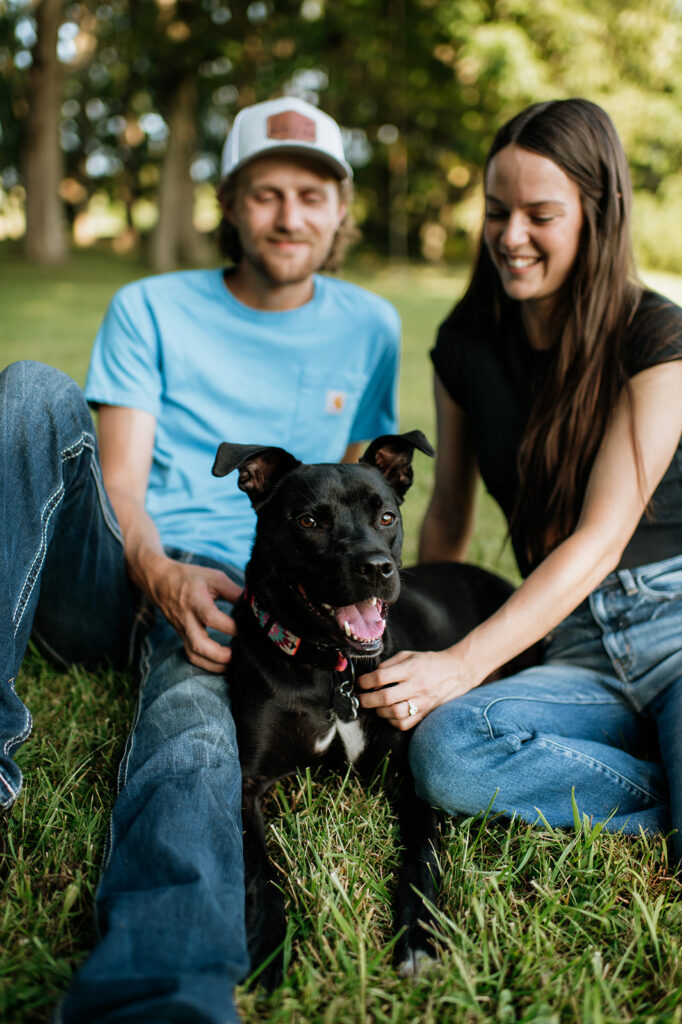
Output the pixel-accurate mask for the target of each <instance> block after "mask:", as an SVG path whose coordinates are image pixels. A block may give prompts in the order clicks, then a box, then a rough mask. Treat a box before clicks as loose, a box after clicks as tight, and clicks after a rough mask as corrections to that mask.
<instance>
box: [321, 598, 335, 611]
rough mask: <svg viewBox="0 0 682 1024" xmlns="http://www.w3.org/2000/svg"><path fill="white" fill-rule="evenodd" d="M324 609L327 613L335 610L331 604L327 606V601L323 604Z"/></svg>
mask: <svg viewBox="0 0 682 1024" xmlns="http://www.w3.org/2000/svg"><path fill="white" fill-rule="evenodd" d="M322 607H323V608H324V610H325V611H326V612H330V611H332V610H333V609H332V606H331V605H330V604H327V603H326V602H325V601H323V602H322Z"/></svg>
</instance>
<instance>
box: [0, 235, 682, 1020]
mask: <svg viewBox="0 0 682 1024" xmlns="http://www.w3.org/2000/svg"><path fill="white" fill-rule="evenodd" d="M142 273H144V268H143V267H142V266H141V265H138V264H134V263H132V262H130V261H129V260H125V261H124V260H117V259H113V258H111V257H110V256H108V255H106V254H104V253H99V252H94V253H81V254H78V255H77V256H76V257H75V258H74V260H73V262H72V263H71V264H70V265H69V266H68V267H67V268H65V269H63V270H59V271H57V270H46V269H36V268H28V267H27V266H26V265H25V264H23V263H22V262H21V261H20V260H17V259H15V258H13V253H12V251H11V249H8V248H4V249H3V248H1V247H0V309H2V321H1V323H0V366H2V365H4V364H5V363H7V362H10V361H11V360H13V359H16V358H35V359H42V360H44V361H46V362H50V363H53V364H54V365H57V366H59V367H61V368H62V369H64V370H66V371H67V372H69V373H71V374H72V375H73V376H74V377H75V378H76V379H77V380H78V381H80V382H82V381H83V380H84V376H85V371H86V368H87V359H88V352H89V349H90V346H91V343H92V338H93V336H94V332H95V330H96V328H97V324H98V322H99V320H100V318H101V315H102V313H103V311H104V309H105V307H106V304H107V302H108V300H109V298H110V297H111V295H112V294H113V292H114V291H115V289H116V288H117V287H118V286H119V285H121V284H123V283H124V282H125V281H128V280H130V279H131V278H132V277H134V276H139V275H140V274H142ZM349 276H350V277H352V278H353V279H355V280H358V281H360V282H362V283H365V284H366V285H367V286H368V287H370V288H372V289H374V290H375V291H377V292H379V293H381V294H384V295H386V296H387V297H388V298H390V299H391V300H392V301H394V302H395V303H396V305H397V306H398V308H399V310H400V312H401V314H402V317H403V324H404V333H405V352H404V360H403V378H402V389H401V409H402V427H403V429H411V428H413V427H420V428H421V429H423V430H424V431H425V432H426V433H427V434H428V435H429V436H430V437H431V438H433V434H434V432H433V413H432V408H431V398H430V390H431V384H430V372H429V366H428V357H427V352H428V349H429V347H430V345H431V343H432V341H433V337H434V333H435V329H436V327H437V324H438V323H439V321H440V320H441V319H442V317H443V315H444V314H445V313H446V312H447V310H448V309H449V308H450V306H451V304H452V302H453V301H454V299H455V297H456V296H457V294H458V293H459V292H460V291H461V288H462V287H463V284H464V271H462V270H461V269H454V270H452V271H449V270H439V271H426V270H422V269H419V270H417V269H405V268H398V269H393V270H384V271H383V272H381V273H378V272H376V271H371V272H369V271H363V270H362V269H361V268H360V267H359V266H356V267H355V268H354V269H353V271H352V272H351V273H350V274H349ZM652 283H654V284H655V286H656V287H658V288H659V289H660V290H662V291H665V292H667V293H668V294H670V295H671V297H673V298H677V299H678V301H682V282H680V280H679V279H675V278H672V277H667V278H661V277H659V278H656V279H654V280H653V281H652ZM415 471H416V482H415V486H414V488H413V491H412V492H411V493H410V495H409V496H408V498H407V501H406V504H405V519H406V529H407V545H406V550H407V559H408V560H409V559H411V558H414V555H415V551H416V532H417V528H418V524H419V521H420V518H421V515H422V513H423V509H424V505H425V502H426V500H427V495H428V491H429V486H430V480H431V473H432V465H431V464H430V462H429V460H427V459H425V458H424V457H422V456H417V459H416V460H415ZM472 560H474V561H477V562H479V563H480V564H483V565H487V566H488V567H492V568H496V569H497V570H498V571H501V572H503V573H505V574H506V575H508V576H510V577H512V578H514V575H515V570H514V566H513V562H512V559H511V557H510V554H509V550H508V547H507V546H505V545H504V528H503V526H502V521H501V517H500V516H499V513H498V512H497V510H496V508H495V507H494V506H493V505H492V503H491V502H490V500H489V499H488V498H487V496H486V495H485V494H481V497H480V502H479V527H478V530H477V534H476V538H475V541H474V546H473V549H472ZM17 690H18V692H19V693H20V695H21V696H22V698H23V699H24V700H25V702H26V703H27V704H28V706H29V707H30V708H31V710H32V712H33V715H34V728H33V733H32V737H31V739H30V740H29V741H28V742H27V743H26V744H25V745H24V746H23V747H22V748H21V751H20V752H19V755H18V761H19V762H20V764H21V767H22V769H23V771H24V773H25V786H24V790H23V792H22V796H21V797H20V799H19V801H18V802H17V804H16V805H15V807H14V809H13V812H12V814H11V816H10V817H9V819H7V820H4V821H3V820H2V819H0V828H1V829H2V833H1V834H0V885H1V886H2V899H1V900H0V1020H1V1021H3V1022H6V1024H34V1022H38V1021H41V1022H42V1021H44V1020H45V1019H46V1017H47V1014H48V1012H49V1009H50V1007H51V1006H52V1005H53V1003H54V1001H55V999H56V998H57V997H58V995H59V993H60V992H62V991H63V990H64V988H65V987H66V985H67V983H68V979H69V977H70V975H71V973H72V971H73V970H74V968H75V967H76V966H77V964H78V963H79V962H80V961H81V960H82V958H83V957H84V956H85V954H86V953H87V951H88V949H89V948H90V947H91V945H92V942H93V925H92V917H91V906H92V899H93V891H94V887H95V885H96V881H97V875H98V865H99V860H100V856H101V851H102V845H103V840H104V835H105V830H106V821H107V817H108V813H109V810H110V807H111V803H112V799H113V787H114V776H115V771H116V764H117V759H118V757H119V755H120V753H121V749H122V745H123V742H124V739H125V735H126V731H127V727H128V724H129V722H130V719H131V716H132V711H133V705H134V699H135V698H134V688H133V686H132V684H131V681H130V680H129V678H128V677H127V676H126V675H120V674H115V673H113V672H106V671H103V672H101V673H98V674H94V675H93V674H87V673H85V672H83V671H82V670H81V669H79V668H76V667H74V668H72V669H71V670H70V671H69V672H67V673H59V672H56V671H55V670H54V669H53V668H51V667H50V666H49V665H48V664H46V662H44V661H43V660H42V659H41V658H40V657H39V656H38V655H37V654H36V653H35V652H29V654H28V656H27V658H26V660H25V662H24V667H23V669H22V673H21V675H20V677H19V680H18V682H17ZM272 803H273V808H272V809H273V813H272V815H271V816H270V818H269V822H270V826H269V839H270V842H271V844H272V848H273V852H274V854H275V857H276V859H277V862H278V864H279V866H280V868H281V872H282V884H283V886H284V888H285V891H286V893H287V897H288V898H289V900H290V953H291V960H290V965H289V969H288V972H287V975H286V979H285V982H284V984H283V986H282V988H281V989H280V990H279V991H278V992H277V993H275V995H274V996H272V997H271V998H269V999H268V998H266V997H264V996H263V995H262V994H261V993H259V992H250V993H246V992H240V993H239V995H238V1002H239V1006H240V1008H241V1011H242V1014H243V1018H244V1020H245V1021H248V1022H256V1021H263V1022H265V1021H268V1022H273V1024H274V1022H278V1024H284V1022H287V1024H288V1022H294V1024H344V1022H348V1024H351V1022H358V1024H365V1022H366V1024H370V1022H372V1024H384V1022H386V1024H388V1022H391V1024H403V1022H405V1024H407V1022H424V1024H432V1022H433V1024H436V1022H438V1024H440V1022H453V1024H455V1022H462V1024H464V1022H466V1024H470V1022H472V1024H473V1022H479V1021H480V1022H488V1021H490V1022H492V1021H495V1022H500V1024H512V1022H517V1021H518V1022H526V1021H528V1022H530V1021H535V1022H538V1024H540V1022H542V1024H560V1022H562V1024H563V1022H573V1021H580V1022H583V1024H593V1022H594V1024H600V1022H604V1024H611V1022H613V1024H615V1022H617V1021H618V1022H620V1021H632V1022H641V1024H644V1022H647V1024H654V1022H656V1024H658V1022H661V1024H663V1022H671V1024H673V1022H679V1024H682V1006H678V1004H682V964H681V947H682V939H681V936H682V901H680V898H679V897H680V884H679V883H678V882H677V881H676V880H675V879H674V878H673V877H672V874H671V871H670V870H669V865H668V861H667V854H666V847H665V843H664V841H663V840H662V839H660V838H659V839H647V838H641V839H626V838H623V837H620V836H613V835H606V834H603V833H602V832H601V831H600V828H599V827H598V826H591V825H590V824H589V823H588V822H587V821H585V820H583V819H581V817H580V810H579V808H576V830H575V831H574V832H571V833H566V832H558V831H556V830H553V829H551V828H549V827H547V826H546V825H545V824H544V823H543V822H542V821H541V820H539V821H538V823H537V825H536V826H534V827H530V826H527V825H523V824H519V823H513V824H512V825H511V826H510V827H504V826H503V825H502V824H500V823H497V822H494V821H486V822H481V821H467V822H458V823H452V822H449V823H448V824H447V826H446V828H445V841H444V846H443V853H442V867H443V875H444V882H443V887H442V892H441V895H440V898H439V902H438V907H439V941H440V943H441V947H442V959H441V962H440V963H439V964H438V965H437V966H435V967H434V968H433V969H432V970H431V971H430V972H429V973H428V975H426V976H425V977H423V978H422V979H420V980H419V981H418V982H417V983H416V984H415V983H411V982H407V981H403V980H401V979H399V978H398V977H397V976H396V975H395V972H394V970H393V969H392V967H391V963H390V950H389V948H388V946H387V944H388V943H389V940H390V935H391V931H390V913H389V898H390V884H391V874H392V870H393V868H394V866H395V863H396V858H397V856H398V854H397V850H396V846H395V838H394V822H393V820H392V818H391V815H390V813H389V811H388V809H387V807H386V804H385V802H384V800H383V798H382V795H381V792H380V791H379V789H374V790H372V791H371V792H369V793H366V792H362V791H361V790H360V788H359V786H358V785H357V783H356V782H355V780H354V779H353V778H352V776H350V777H347V778H345V779H339V780H338V781H335V782H330V783H325V784H322V783H317V782H315V781H314V780H311V779H310V778H309V777H304V778H300V779H298V780H293V781H292V782H291V783H290V784H287V785H285V786H281V787H279V788H278V789H277V791H276V793H275V795H274V798H273V802H272Z"/></svg>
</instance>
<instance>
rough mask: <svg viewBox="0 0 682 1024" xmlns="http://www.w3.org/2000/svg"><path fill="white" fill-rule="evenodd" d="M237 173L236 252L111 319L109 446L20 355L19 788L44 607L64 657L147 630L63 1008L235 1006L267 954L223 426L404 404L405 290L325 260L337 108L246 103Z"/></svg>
mask: <svg viewBox="0 0 682 1024" xmlns="http://www.w3.org/2000/svg"><path fill="white" fill-rule="evenodd" d="M222 171H223V179H224V180H223V182H222V184H221V188H220V197H221V204H222V208H223V217H224V223H223V230H222V232H221V234H222V237H223V238H224V239H226V240H227V241H228V243H229V245H230V247H231V251H232V253H233V255H236V256H237V258H238V262H237V264H236V266H235V267H234V268H231V269H227V270H224V271H223V270H209V271H187V272H181V273H176V274H167V275H160V276H158V277H154V278H148V279H146V280H142V281H138V282H135V283H133V284H131V285H128V286H126V287H125V288H123V289H122V290H121V291H120V292H119V293H118V294H117V295H116V296H115V297H114V299H113V301H112V303H111V306H110V308H109V310H108V312H107V315H106V317H105V320H104V322H103V324H102V327H101V329H100V331H99V333H98V336H97V339H96V342H95V349H94V352H93V357H92V362H91V366H90V372H89V375H88V380H87V384H86V397H87V399H88V400H89V401H90V403H91V404H93V405H95V406H96V407H97V408H98V410H99V444H100V458H99V460H98V458H97V449H96V443H95V440H94V437H93V432H92V425H91V421H90V418H89V414H88V410H87V406H86V405H85V402H84V401H83V398H82V396H81V394H80V392H79V391H78V389H77V388H76V386H75V385H74V384H73V382H71V381H69V380H68V378H65V377H64V376H63V375H61V374H58V373H57V371H54V370H51V369H50V368H48V367H43V366H41V365H40V364H21V363H20V364H15V365H14V366H13V367H9V368H8V370H7V371H5V372H4V373H3V374H2V375H1V381H0V388H1V393H0V408H2V409H3V413H4V416H3V420H4V423H3V426H4V438H3V442H2V443H3V446H4V450H3V451H2V452H0V457H1V458H2V460H3V468H4V469H6V471H7V472H6V474H5V480H4V482H3V484H2V485H0V486H3V487H5V488H6V494H5V495H0V500H2V499H4V498H7V500H6V501H5V507H9V504H10V501H9V497H8V496H9V495H11V505H12V507H13V508H14V509H15V510H16V520H15V521H16V522H17V523H18V524H19V530H18V531H16V532H17V533H18V540H17V539H16V538H13V539H12V542H11V544H10V543H8V548H7V551H6V552H5V553H4V557H5V558H6V565H5V566H3V567H2V568H3V570H4V575H3V578H4V579H8V580H9V581H10V591H11V607H10V609H9V610H10V613H11V617H12V629H11V631H9V634H8V637H7V639H6V641H2V647H1V648H0V654H1V657H2V668H3V675H2V677H1V679H0V685H1V686H2V690H1V691H0V803H2V805H3V806H6V807H7V806H10V805H11V803H12V802H13V800H14V799H15V798H16V795H17V793H18V790H19V786H20V784H21V777H20V773H19V771H18V769H17V767H16V765H15V764H14V762H13V761H12V760H11V757H10V755H11V753H12V751H13V750H14V749H15V747H16V746H18V744H19V743H20V742H22V740H23V739H25V738H26V736H27V735H28V732H29V731H30V717H29V715H28V712H27V710H26V709H25V708H24V706H23V704H21V701H20V700H19V698H18V697H17V696H16V694H15V692H14V678H15V676H16V673H17V671H18V668H19V665H20V662H21V658H22V656H23V653H24V650H25V646H26V643H27V641H28V637H29V635H30V633H31V629H33V635H34V637H35V638H36V639H37V640H38V642H41V643H42V644H43V645H44V646H45V648H46V649H47V650H48V651H50V652H52V653H53V654H56V655H58V656H60V657H61V658H62V659H64V660H66V661H71V660H80V661H84V662H86V663H96V662H97V661H98V660H102V658H103V657H109V658H114V659H116V660H117V661H119V662H120V661H122V660H123V658H124V655H125V654H126V653H127V651H128V649H129V648H130V647H132V646H135V647H136V648H137V649H139V651H140V656H139V671H140V680H141V690H140V701H139V707H138V713H137V717H136V721H135V724H134V728H133V731H132V733H131V736H130V738H129V740H128V744H127V747H126V751H125V754H124V758H123V761H122V764H121V769H120V774H119V784H120V790H119V795H118V799H117V802H116V805H115V808H114V812H113V815H112V821H111V827H110V831H109V836H108V841H107V848H106V854H105V864H104V870H103V875H102V880H101V883H100V887H99V891H98V897H97V910H98V924H99V931H100V936H101V937H100V941H99V944H98V946H97V948H96V949H95V951H94V953H93V954H92V955H91V957H90V958H89V959H88V960H87V961H86V963H85V964H84V966H83V967H82V968H81V970H80V971H79V972H78V973H77V975H76V977H75V979H74V981H73V983H72V986H71V988H70V990H69V992H68V993H67V995H66V996H65V997H64V999H63V1001H62V1004H61V1006H60V1008H59V1009H58V1011H57V1020H59V1021H64V1022H68V1024H76V1022H81V1024H85V1022H87V1024H94V1022H96V1021H106V1022H107V1024H112V1022H115V1021H135V1022H136V1024H144V1022H147V1021H164V1022H167V1021H171V1020H173V1021H182V1024H193V1022H197V1024H198V1022H202V1024H203V1022H215V1024H217V1022H226V1021H231V1020H235V1019H236V1013H235V1009H234V1005H233V1002H232V989H233V987H234V985H235V984H236V983H237V982H238V981H239V980H240V979H241V978H242V977H243V976H244V975H245V973H246V972H247V970H248V956H247V953H246V943H245V935H244V917H243V908H244V892H243V877H242V876H243V868H242V859H241V858H242V851H241V820H240V776H239V765H238V760H237V752H236V743H235V735H234V726H233V722H232V718H231V715H230V711H229V699H228V694H227V689H226V684H225V679H224V676H223V674H222V673H223V671H224V669H225V666H226V665H227V663H228V662H229V658H230V649H229V641H230V637H231V636H232V635H233V634H234V632H235V627H234V623H233V620H232V618H231V617H230V615H229V611H230V607H231V604H230V602H233V601H234V600H235V598H236V597H237V596H238V594H239V592H240V589H241V586H240V583H241V580H242V569H243V567H244V564H245V562H246V560H247V558H248V554H249V548H250V544H251V539H252V534H253V528H254V516H253V513H252V511H251V509H250V506H249V503H248V499H246V496H245V495H243V494H242V493H241V492H240V491H239V490H238V488H237V486H236V480H231V479H229V478H228V479H227V480H219V479H216V478H214V477H212V475H211V465H212V462H213V457H214V454H215V450H216V448H217V445H218V443H219V442H220V441H221V440H224V439H227V440H231V441H240V442H257V443H263V444H274V445H278V446H282V447H285V448H287V449H289V450H290V451H292V452H294V453H295V454H296V455H297V456H298V457H299V458H300V459H302V460H304V461H308V462H319V461H332V460H336V459H339V458H342V457H343V458H346V459H352V458H355V457H357V454H358V453H359V450H360V447H361V444H362V442H364V441H365V440H367V439H369V438H371V437H373V436H375V435H377V434H381V433H386V432H390V431H392V430H393V429H394V428H395V383H396V371H397V359H398V347H399V340H398V339H399V322H398V318H397V314H396V312H395V310H394V309H393V307H391V306H390V305H389V304H388V303H386V302H384V301H383V300H381V299H379V298H377V297H376V296H372V295H370V294H369V293H367V292H365V291H364V290H362V289H360V288H357V287H355V286H353V285H349V284H347V283H344V282H341V281H335V280H332V279H330V278H327V277H323V276H319V275H318V273H317V271H318V270H319V269H321V268H323V267H325V266H326V264H327V260H328V257H330V254H331V255H332V258H335V257H336V256H337V255H338V253H337V252H336V251H335V250H338V247H339V242H340V240H341V242H342V240H343V235H344V232H345V233H347V226H348V220H347V216H348V212H347V207H348V200H349V189H350V186H349V180H350V177H351V170H350V167H349V166H348V164H347V163H346V161H345V159H344V155H343V147H342V141H341V134H340V131H339V128H338V126H337V125H336V123H335V122H334V121H333V120H332V119H331V118H329V117H327V115H325V114H323V113H322V112H321V111H319V110H317V109H316V108H314V107H311V106H310V105H308V104H306V103H303V102H302V101H300V100H296V99H293V98H290V97H289V98H287V97H285V98H283V99H277V100H272V101H269V102H267V103H263V104H257V105H255V106H253V107H249V108H246V109H245V110H243V111H241V112H240V113H239V114H238V115H237V117H236V119H235V123H234V126H233V129H232V132H231V133H230V135H229V137H228V139H227V142H226V145H225V149H224V153H223V164H222ZM235 247H236V249H237V250H238V251H237V252H235V251H234V250H235ZM100 466H101V474H100ZM102 481H103V483H104V487H103V486H102ZM104 488H106V494H105V491H104Z"/></svg>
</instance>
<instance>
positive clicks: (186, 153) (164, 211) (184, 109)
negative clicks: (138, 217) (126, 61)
mask: <svg viewBox="0 0 682 1024" xmlns="http://www.w3.org/2000/svg"><path fill="white" fill-rule="evenodd" d="M198 106H199V104H198V96H197V87H196V81H195V79H194V77H193V76H192V77H190V76H184V77H182V78H180V79H179V81H178V83H177V86H176V88H175V90H174V92H173V94H172V96H171V98H170V112H169V116H168V127H169V137H168V148H167V150H166V156H165V158H164V162H163V167H162V170H161V182H160V184H159V194H158V206H159V219H158V221H157V224H156V227H155V228H154V231H153V234H152V237H151V241H150V246H149V261H150V263H151V265H152V267H153V268H154V269H155V270H173V269H175V268H176V267H177V266H180V265H186V264H191V265H197V264H198V265H202V264H206V263H208V262H210V261H211V258H212V256H213V250H212V247H211V245H210V244H209V243H208V242H207V241H206V239H205V238H203V236H202V235H200V234H199V232H198V231H197V230H196V228H195V227H194V225H193V223H192V214H193V210H194V186H193V184H192V179H191V177H190V165H191V162H192V159H193V157H194V155H195V152H196V141H197V128H196V125H197V117H198Z"/></svg>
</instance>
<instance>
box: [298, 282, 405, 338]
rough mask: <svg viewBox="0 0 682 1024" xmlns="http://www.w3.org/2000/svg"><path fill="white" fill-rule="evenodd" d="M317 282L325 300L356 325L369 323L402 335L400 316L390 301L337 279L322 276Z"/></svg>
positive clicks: (351, 283)
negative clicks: (361, 322) (346, 314)
mask: <svg viewBox="0 0 682 1024" xmlns="http://www.w3.org/2000/svg"><path fill="white" fill-rule="evenodd" d="M317 280H318V284H319V286H320V287H321V288H322V289H323V291H324V298H325V299H326V300H327V301H328V302H329V303H331V304H334V305H335V306H336V308H337V309H339V310H341V311H343V312H348V313H349V314H351V315H352V316H353V317H354V319H355V322H356V323H357V322H358V321H365V322H367V321H369V322H371V323H373V324H374V325H375V326H377V327H384V328H385V329H386V330H387V331H388V332H389V333H391V334H397V335H399V334H400V326H401V325H400V314H399V313H398V310H397V309H396V308H395V306H394V305H393V303H391V302H389V301H388V299H385V298H383V296H381V295H377V294H376V293H375V292H371V291H368V289H367V288H363V287H361V285H358V284H354V283H353V282H351V281H345V280H342V279H340V278H337V277H327V276H324V275H320V276H318V278H317Z"/></svg>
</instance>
